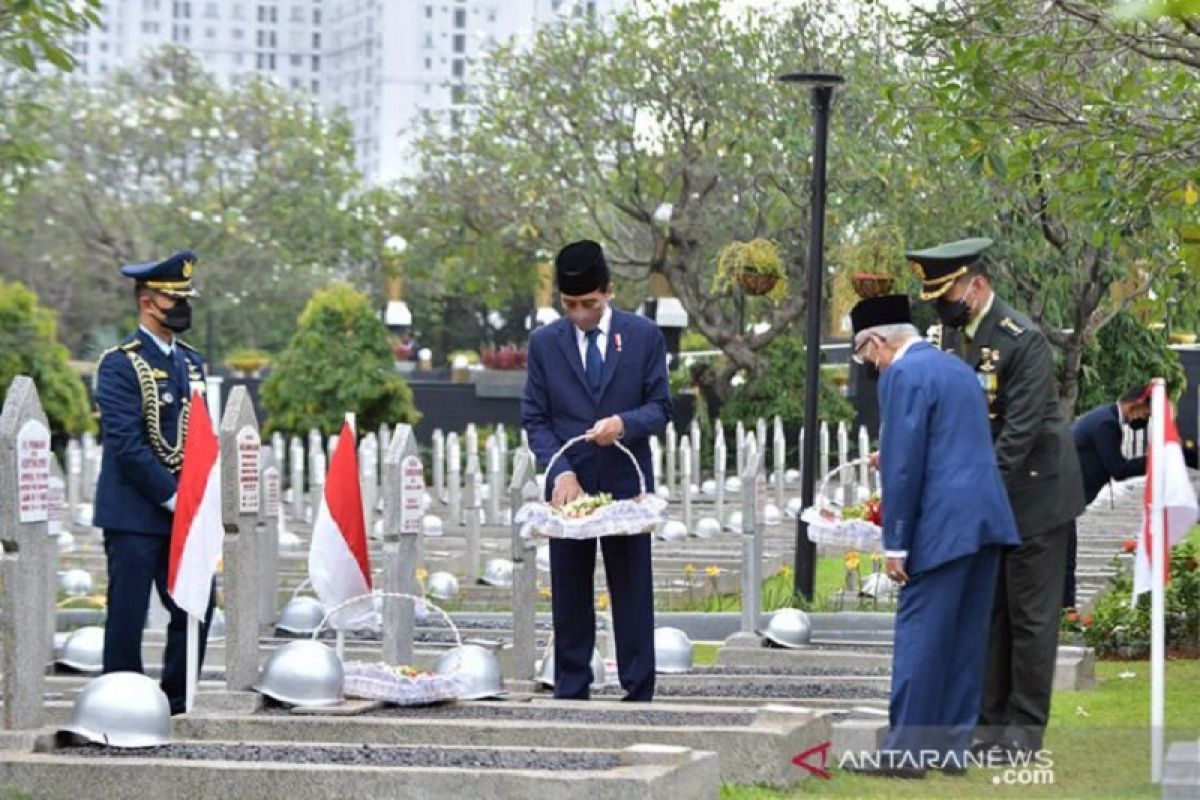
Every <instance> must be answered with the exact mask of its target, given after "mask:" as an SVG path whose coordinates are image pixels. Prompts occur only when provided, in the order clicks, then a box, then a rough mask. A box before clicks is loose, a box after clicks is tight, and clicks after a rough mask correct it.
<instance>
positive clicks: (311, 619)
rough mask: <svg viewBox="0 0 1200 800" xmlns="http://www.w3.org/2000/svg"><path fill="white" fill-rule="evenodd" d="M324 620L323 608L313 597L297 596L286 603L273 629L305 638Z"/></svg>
mask: <svg viewBox="0 0 1200 800" xmlns="http://www.w3.org/2000/svg"><path fill="white" fill-rule="evenodd" d="M323 619H325V606H323V605H321V601H320V600H318V599H317V598H315V597H308V596H306V595H299V596H297V597H293V598H292V599H291V600H289V601H288V604H287V605H286V606H284V607H283V611H282V612H280V614H279V621H278V622H276V623H275V627H276V628H278V629H279V630H281V631H287V632H288V633H295V634H299V635H301V636H307V635H309V634H311V633H312V632H313V631H315V630H316V629H317V626H318V625H320V624H321V620H323Z"/></svg>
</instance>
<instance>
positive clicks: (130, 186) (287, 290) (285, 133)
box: [0, 49, 395, 361]
mask: <svg viewBox="0 0 1200 800" xmlns="http://www.w3.org/2000/svg"><path fill="white" fill-rule="evenodd" d="M40 96H41V97H42V102H43V103H44V105H45V106H46V107H47V108H48V109H49V110H50V114H49V119H48V120H47V121H46V122H45V124H44V126H43V127H42V128H41V129H40V130H39V131H37V138H38V141H40V142H42V143H43V145H44V147H45V148H46V149H47V150H48V151H49V152H50V154H51V158H50V159H49V160H47V161H46V162H45V163H44V164H42V165H41V166H40V167H38V168H36V170H35V175H36V180H35V181H31V182H30V184H29V185H28V186H27V187H25V189H24V190H23V191H22V192H21V193H20V194H19V195H18V196H17V203H16V206H15V208H14V209H13V211H12V213H10V214H7V215H5V216H4V217H3V219H0V274H7V275H10V276H16V275H21V276H28V279H29V280H30V281H31V283H32V284H33V285H34V287H35V289H36V290H37V291H38V293H39V295H40V296H42V297H43V298H44V299H45V300H46V302H48V303H50V304H51V305H53V306H55V307H56V308H58V309H60V311H61V312H62V316H63V320H64V339H65V340H66V342H67V343H68V345H69V346H71V347H72V348H79V347H80V345H81V343H82V342H83V340H84V338H85V335H86V334H87V332H88V330H89V329H92V328H98V327H103V326H112V325H117V326H124V327H128V326H129V325H130V323H131V322H132V312H133V302H132V300H131V299H130V295H129V286H128V281H127V280H126V279H124V278H122V277H121V276H120V275H119V273H118V267H120V266H121V265H123V264H129V263H136V262H141V261H149V260H156V259H159V258H163V257H165V256H166V255H167V254H169V253H171V252H173V251H175V250H179V249H183V248H190V249H193V250H195V251H196V253H197V255H198V256H199V261H198V263H197V268H196V280H197V282H198V284H199V286H200V291H201V293H202V296H201V299H200V300H199V301H198V302H197V310H198V313H197V319H198V322H199V323H200V325H201V326H203V325H204V324H205V322H206V321H207V320H206V318H211V319H212V320H213V323H212V330H213V332H214V337H215V338H216V341H215V342H214V345H215V348H216V350H217V352H212V353H206V356H207V357H208V358H209V359H210V360H213V361H216V360H219V359H220V357H221V355H222V353H223V352H224V351H227V350H230V349H232V348H233V347H235V346H251V347H257V348H260V349H265V350H277V349H279V348H282V347H283V346H284V344H286V342H287V340H288V337H289V336H290V335H291V326H292V324H293V323H294V321H295V318H296V316H297V315H298V314H299V313H300V310H301V309H302V308H303V305H304V302H305V300H306V299H307V298H308V297H309V295H311V293H312V292H313V291H314V290H315V289H317V288H319V287H320V286H323V285H325V284H326V283H328V282H329V281H330V280H331V279H334V278H340V279H346V280H353V281H355V282H357V283H359V284H362V285H367V284H373V283H377V281H376V276H375V275H374V274H373V273H371V272H370V270H371V269H373V268H377V267H378V264H377V261H376V260H375V259H374V258H373V255H374V251H373V250H372V249H371V248H372V247H373V243H374V242H375V240H376V239H378V238H380V237H378V236H377V235H376V231H377V230H378V229H379V228H380V226H381V225H382V222H381V216H380V215H386V214H387V213H388V211H389V203H388V202H387V201H386V197H385V196H384V195H385V194H386V193H383V192H376V193H372V194H371V195H368V196H364V197H361V198H359V197H356V192H357V191H358V188H359V180H360V176H359V175H358V173H357V172H356V171H355V169H354V156H353V148H352V145H351V139H350V128H349V125H348V124H347V122H346V121H345V119H344V118H342V117H340V116H337V115H334V116H332V117H328V118H322V117H320V116H319V115H318V114H317V113H316V111H315V109H314V108H313V107H312V104H311V98H304V97H301V96H292V95H289V94H287V93H286V92H284V91H283V90H281V89H279V88H278V87H275V86H274V85H272V84H270V83H267V82H264V81H258V80H253V81H249V82H246V83H243V84H239V85H238V86H235V87H232V88H222V87H220V86H218V85H217V84H216V82H215V80H214V79H213V78H212V77H211V76H210V75H208V74H207V73H205V72H203V70H202V69H201V68H200V66H199V64H198V62H197V61H196V60H195V58H194V57H193V56H192V55H190V54H189V53H187V52H186V51H183V50H178V49H166V50H164V51H161V52H159V53H156V54H154V55H152V56H151V57H149V58H148V60H146V61H145V62H144V63H142V64H141V65H139V66H138V67H137V68H135V69H131V70H129V71H125V72H120V73H117V74H115V75H114V76H113V77H112V78H110V79H109V80H108V81H106V82H105V83H103V84H100V85H98V86H80V85H74V84H68V83H65V82H63V81H60V80H50V81H47V82H46V84H45V85H44V86H43V87H41V92H40ZM394 205H395V204H394V203H393V204H391V206H393V207H394ZM205 334H206V329H205V328H204V327H201V328H200V329H199V330H198V331H197V333H196V334H193V335H195V336H198V337H200V340H199V341H198V344H200V345H201V346H202V347H205V348H206V346H207V344H208V343H207V342H206V341H205V339H206V338H207V337H206V336H205Z"/></svg>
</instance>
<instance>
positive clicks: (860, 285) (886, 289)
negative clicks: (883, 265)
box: [850, 272, 896, 300]
mask: <svg viewBox="0 0 1200 800" xmlns="http://www.w3.org/2000/svg"><path fill="white" fill-rule="evenodd" d="M850 281H851V283H853V284H854V293H855V294H857V295H858V296H859V297H861V298H862V299H863V300H867V299H869V298H872V297H882V296H883V295H885V294H888V293H890V292H891V291H892V285H893V284H894V283H895V282H896V279H895V278H894V277H892V276H891V275H883V274H880V273H877V272H856V273H854V275H853V276H852V277H851V278H850Z"/></svg>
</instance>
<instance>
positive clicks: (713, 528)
mask: <svg viewBox="0 0 1200 800" xmlns="http://www.w3.org/2000/svg"><path fill="white" fill-rule="evenodd" d="M696 535H697V536H699V537H700V538H701V539H711V538H713V537H714V536H720V535H721V521H720V520H719V519H717V518H716V517H701V518H700V521H699V522H697V523H696Z"/></svg>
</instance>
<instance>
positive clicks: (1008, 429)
mask: <svg viewBox="0 0 1200 800" xmlns="http://www.w3.org/2000/svg"><path fill="white" fill-rule="evenodd" d="M990 244H991V242H990V240H986V239H983V240H967V241H966V242H957V243H952V244H951V245H945V246H943V247H940V248H933V249H931V250H925V251H916V252H910V253H908V254H907V255H908V257H909V258H910V259H911V260H913V261H914V262H916V263H917V264H918V265H919V267H920V272H921V275H922V279H923V280H924V281H925V286H924V291H923V292H922V295H921V296H922V299H927V300H928V299H936V298H938V297H941V296H943V295H945V294H946V293H947V292H948V291H949V289H950V287H951V286H952V285H953V283H954V281H955V280H956V279H957V278H959V277H961V276H963V275H966V274H967V273H968V272H969V265H970V264H971V263H972V262H974V261H975V260H976V259H978V258H979V254H980V253H982V251H983V249H985V248H986V247H987V246H988V245H990ZM957 333H958V334H959V336H958V343H957V352H958V354H959V355H960V356H961V357H962V358H963V360H964V361H966V363H967V364H969V365H970V366H971V368H972V369H974V370H975V374H976V375H977V376H978V378H979V384H980V387H981V388H982V389H983V391H984V393H985V394H986V396H987V402H988V416H989V418H990V420H991V425H992V440H993V442H994V443H995V448H996V461H997V463H998V464H999V467H1000V473H1001V475H1002V476H1003V478H1004V485H1005V487H1006V488H1007V490H1008V496H1009V500H1010V501H1011V503H1012V507H1013V514H1014V516H1015V517H1016V520H1017V529H1018V530H1019V531H1020V533H1021V545H1020V546H1019V547H1017V548H1015V549H1013V550H1010V551H1009V552H1008V553H1006V555H1005V557H1004V559H1003V560H1002V562H1001V567H1000V574H999V578H998V580H997V584H996V597H995V602H994V605H993V609H992V625H991V634H990V642H989V648H988V668H987V674H986V676H985V683H984V694H983V707H982V709H981V713H980V726H981V729H980V731H979V736H980V738H981V739H982V740H983V741H985V742H999V743H1003V744H1007V745H1015V746H1017V747H1020V748H1025V749H1038V748H1040V747H1041V744H1042V735H1043V732H1044V729H1045V726H1046V722H1047V719H1048V717H1049V712H1050V694H1051V688H1052V685H1053V681H1054V667H1055V661H1056V658H1057V649H1058V630H1059V615H1060V606H1061V601H1062V591H1063V584H1064V580H1065V578H1064V576H1065V570H1066V559H1067V543H1068V540H1069V538H1070V532H1071V528H1072V524H1073V522H1074V520H1075V518H1076V517H1077V516H1079V515H1080V514H1081V513H1083V510H1084V508H1085V502H1084V494H1083V477H1082V474H1081V472H1080V469H1079V459H1078V456H1077V455H1076V452H1075V446H1074V443H1073V441H1072V439H1071V433H1070V426H1069V422H1068V420H1067V419H1066V418H1065V417H1064V415H1063V413H1062V411H1061V409H1060V408H1059V404H1058V390H1057V384H1056V381H1055V366H1054V355H1053V353H1052V352H1051V350H1050V344H1049V342H1047V340H1046V337H1045V335H1044V334H1043V333H1042V332H1041V331H1040V330H1038V328H1037V327H1036V326H1035V325H1034V324H1033V323H1032V322H1031V321H1030V320H1029V319H1028V318H1027V317H1025V316H1024V315H1023V314H1020V313H1019V312H1017V311H1015V310H1014V309H1012V308H1011V307H1010V306H1009V305H1008V304H1006V303H1005V302H1004V301H1002V300H1001V299H1000V298H999V297H997V296H995V295H994V294H993V295H992V299H991V304H990V307H988V308H986V310H985V311H984V312H983V315H982V317H979V318H977V319H976V320H974V321H972V323H971V324H969V325H967V326H966V328H965V329H964V330H962V331H958V332H957ZM963 502H970V498H963Z"/></svg>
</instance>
